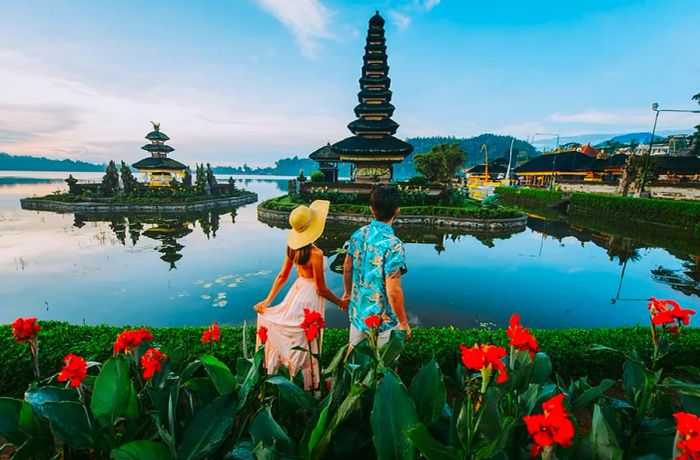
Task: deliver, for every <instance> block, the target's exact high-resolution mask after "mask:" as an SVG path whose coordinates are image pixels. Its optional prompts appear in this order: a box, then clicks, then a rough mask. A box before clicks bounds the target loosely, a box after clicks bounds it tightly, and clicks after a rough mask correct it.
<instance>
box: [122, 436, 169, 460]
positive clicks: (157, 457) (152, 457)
mask: <svg viewBox="0 0 700 460" xmlns="http://www.w3.org/2000/svg"><path fill="white" fill-rule="evenodd" d="M109 458H111V459H112V460H163V459H166V458H170V451H169V450H168V448H167V447H166V446H165V445H164V444H161V443H159V442H154V441H132V442H129V443H126V444H124V445H122V446H120V447H118V448H117V449H114V450H112V452H111V454H110V455H109Z"/></svg>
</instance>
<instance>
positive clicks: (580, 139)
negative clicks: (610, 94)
mask: <svg viewBox="0 0 700 460" xmlns="http://www.w3.org/2000/svg"><path fill="white" fill-rule="evenodd" d="M691 132H692V130H689V129H666V130H659V131H656V135H655V137H654V142H656V141H657V140H660V139H662V138H663V137H665V136H670V135H672V134H690V133H691ZM657 136H661V137H657ZM617 138H622V139H628V138H629V140H625V141H618V142H620V143H623V144H624V143H628V142H629V141H630V140H631V139H637V143H641V140H644V141H645V142H644V143H646V142H649V139H650V138H651V133H649V132H646V133H627V134H620V133H591V134H579V135H577V136H563V137H561V138H560V139H559V145H561V144H568V143H569V142H575V143H577V144H581V145H586V144H588V143H590V144H591V145H593V146H595V145H598V144H602V143H604V142H606V141H609V140H614V139H617ZM556 141H557V139H556V138H555V137H550V138H544V137H540V138H537V139H536V140H535V141H534V142H533V143H534V144H535V145H536V146H537V148H541V147H543V146H545V147H547V148H548V149H551V148H554V144H555V143H556Z"/></svg>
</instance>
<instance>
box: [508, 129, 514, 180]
mask: <svg viewBox="0 0 700 460" xmlns="http://www.w3.org/2000/svg"><path fill="white" fill-rule="evenodd" d="M513 144H515V137H514V138H513V139H511V140H510V152H509V153H508V169H506V181H508V182H507V183H508V185H511V184H510V165H511V164H512V163H513Z"/></svg>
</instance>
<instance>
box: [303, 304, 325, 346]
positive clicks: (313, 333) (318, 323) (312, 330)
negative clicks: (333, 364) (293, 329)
mask: <svg viewBox="0 0 700 460" xmlns="http://www.w3.org/2000/svg"><path fill="white" fill-rule="evenodd" d="M299 327H301V328H302V329H304V333H305V334H306V340H308V341H309V342H313V341H314V340H315V339H316V337H317V336H318V333H319V332H321V329H323V328H324V327H326V323H325V321H323V316H321V314H320V313H319V312H317V311H311V310H309V309H308V308H304V321H302V322H301V324H300V325H299Z"/></svg>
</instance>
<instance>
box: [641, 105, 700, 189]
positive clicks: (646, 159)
mask: <svg viewBox="0 0 700 460" xmlns="http://www.w3.org/2000/svg"><path fill="white" fill-rule="evenodd" d="M651 110H653V111H654V112H656V114H655V115H654V128H652V130H651V139H649V153H647V154H646V156H645V157H644V171H643V172H642V184H641V185H640V186H639V196H642V193H644V186H645V185H646V182H647V169H648V168H649V157H650V156H651V148H652V147H653V146H654V135H655V134H656V122H657V121H659V113H661V112H681V113H700V110H678V109H660V108H659V104H658V103H656V102H654V103H653V104H651Z"/></svg>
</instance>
